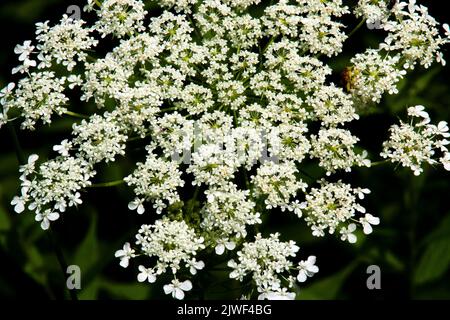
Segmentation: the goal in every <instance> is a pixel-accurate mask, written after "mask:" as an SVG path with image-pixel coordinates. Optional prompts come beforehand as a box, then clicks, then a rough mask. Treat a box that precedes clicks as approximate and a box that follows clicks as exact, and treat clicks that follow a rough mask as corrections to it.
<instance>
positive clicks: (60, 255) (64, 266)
mask: <svg viewBox="0 0 450 320" xmlns="http://www.w3.org/2000/svg"><path fill="white" fill-rule="evenodd" d="M7 127H8V130H9V132H10V134H11V137H12V140H13V143H14V149H15V150H16V155H17V160H18V161H19V164H21V165H24V164H25V163H26V159H25V155H24V152H23V149H22V146H21V145H20V141H19V138H18V136H17V133H16V130H15V128H14V126H13V125H12V124H11V123H8V124H7ZM47 235H48V236H49V237H50V238H51V239H50V240H51V243H52V247H53V251H54V253H55V255H56V258H57V259H58V262H59V265H60V267H61V270H62V272H63V277H64V279H66V272H67V263H66V262H65V260H64V255H63V253H62V250H61V248H60V247H59V246H58V244H57V243H56V241H55V240H54V237H53V235H52V231H51V230H48V233H47ZM69 294H70V297H71V299H72V300H78V299H77V295H76V292H74V291H73V290H69Z"/></svg>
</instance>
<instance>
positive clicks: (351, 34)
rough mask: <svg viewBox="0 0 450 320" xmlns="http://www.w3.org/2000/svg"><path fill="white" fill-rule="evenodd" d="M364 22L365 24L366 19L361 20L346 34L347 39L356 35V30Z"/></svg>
mask: <svg viewBox="0 0 450 320" xmlns="http://www.w3.org/2000/svg"><path fill="white" fill-rule="evenodd" d="M365 22H366V19H362V20H361V21H360V22H359V23H358V25H357V26H356V27H355V28H354V29H353V30H352V31H350V33H349V34H348V37H347V39H348V38H350V37H351V36H353V35H354V34H355V33H356V31H358V30H359V29H360V28H361V27H362V26H363V24H364V23H365Z"/></svg>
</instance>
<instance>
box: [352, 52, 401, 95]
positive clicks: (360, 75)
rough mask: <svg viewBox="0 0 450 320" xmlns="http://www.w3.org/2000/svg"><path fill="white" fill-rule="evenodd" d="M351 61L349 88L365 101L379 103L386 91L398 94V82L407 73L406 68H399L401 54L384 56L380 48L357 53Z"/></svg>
mask: <svg viewBox="0 0 450 320" xmlns="http://www.w3.org/2000/svg"><path fill="white" fill-rule="evenodd" d="M351 63H352V65H353V68H352V69H351V70H350V71H349V72H350V73H351V77H352V79H351V84H350V85H351V87H350V88H349V90H350V91H351V92H352V93H353V94H355V95H356V96H357V97H358V98H359V99H361V100H362V101H363V102H374V103H378V102H380V101H381V98H382V96H383V94H384V93H385V92H388V93H389V94H397V93H398V89H397V83H398V82H399V81H400V80H401V79H402V78H403V77H404V76H405V75H406V71H405V70H403V69H401V68H398V66H399V63H400V55H395V56H393V57H391V56H389V55H386V56H385V57H383V56H381V53H380V51H378V50H373V49H369V50H367V51H366V52H365V53H363V54H357V55H356V56H355V57H354V58H352V60H351Z"/></svg>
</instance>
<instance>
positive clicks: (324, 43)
mask: <svg viewBox="0 0 450 320" xmlns="http://www.w3.org/2000/svg"><path fill="white" fill-rule="evenodd" d="M387 2H388V1H383V0H379V1H366V0H361V1H359V3H358V5H357V7H356V8H355V9H354V13H355V14H356V16H357V17H361V18H363V19H366V20H367V22H368V27H374V26H376V23H379V26H377V27H382V28H383V30H384V31H385V32H386V33H387V36H386V39H385V41H384V42H383V43H382V44H381V45H379V46H378V47H376V46H374V47H373V49H368V50H366V51H365V52H363V53H360V54H356V55H355V56H354V57H353V58H351V59H350V61H349V64H350V65H349V66H348V67H347V68H346V69H345V72H344V73H343V75H344V80H345V81H344V83H345V85H344V88H342V87H340V86H339V84H337V83H333V77H330V76H331V74H332V73H333V72H336V71H338V70H335V69H336V67H335V66H336V65H339V64H336V63H335V62H336V61H333V60H332V61H330V60H331V59H329V58H330V57H332V56H335V55H337V54H339V53H340V52H341V50H342V48H343V44H344V41H346V39H347V34H346V32H345V27H346V26H345V25H344V21H347V20H346V19H343V16H344V15H347V14H348V13H350V12H349V10H348V8H347V7H346V6H345V5H344V4H343V1H341V0H327V1H324V0H280V1H260V0H203V1H197V0H196V1H194V0H179V1H173V0H162V1H158V2H157V3H156V2H155V4H158V5H160V6H162V7H163V8H164V10H163V11H162V12H160V14H158V15H153V13H156V12H158V11H157V10H155V11H154V12H152V15H153V16H152V17H150V15H148V14H147V12H146V10H145V4H144V1H141V0H103V1H97V0H95V1H94V0H88V2H87V5H86V7H85V9H86V10H87V11H94V12H95V13H96V15H97V20H96V21H95V22H93V24H89V23H88V22H84V21H82V20H73V19H70V18H68V17H67V16H63V18H62V19H61V20H60V22H59V23H57V24H55V25H52V24H51V23H50V22H49V21H46V22H43V23H38V24H37V25H36V39H35V40H33V41H30V40H28V41H25V42H24V43H23V44H19V45H17V46H16V48H15V49H14V52H15V54H17V56H18V60H19V65H18V66H16V67H15V68H14V69H13V70H12V71H13V73H14V74H15V73H18V74H19V76H21V77H22V78H21V79H19V80H18V81H16V82H14V83H10V84H8V85H7V86H6V87H5V88H3V89H2V90H1V91H0V103H1V105H2V109H1V112H0V126H2V125H4V124H6V123H8V122H10V121H13V120H16V119H17V120H18V121H19V120H20V121H21V127H22V129H31V130H33V129H36V128H37V127H38V123H39V122H42V123H44V124H50V123H51V122H52V121H53V120H54V118H55V115H59V116H64V115H65V114H66V115H70V116H72V117H79V118H82V119H80V120H77V121H76V123H75V124H73V126H72V133H71V134H67V135H66V136H64V137H60V138H59V139H60V140H58V141H61V142H59V143H58V144H56V145H54V146H53V155H54V156H56V157H55V158H50V159H48V160H46V161H42V160H39V157H38V156H37V155H31V156H30V157H29V158H28V160H27V161H26V162H25V163H24V164H22V166H21V167H20V174H21V177H20V181H21V190H20V192H19V194H18V195H17V196H15V197H14V198H13V199H12V201H11V205H12V206H13V208H14V211H16V212H17V213H22V212H24V211H26V210H30V211H33V212H34V214H35V219H36V220H37V221H38V223H39V224H40V225H41V227H42V228H43V229H48V228H49V227H50V225H51V224H52V223H55V221H56V220H57V219H58V218H60V217H61V216H63V213H64V212H65V211H66V209H67V208H69V207H74V206H78V205H82V194H83V193H84V192H86V191H87V189H88V187H98V186H111V185H116V184H121V183H123V182H125V183H126V185H127V186H128V187H129V188H130V192H132V193H133V195H132V196H131V197H130V199H129V201H130V202H129V203H128V208H129V209H130V210H136V211H137V213H138V214H142V213H144V212H149V211H150V212H149V213H150V215H145V216H143V217H141V218H142V219H150V221H151V222H150V223H152V222H153V221H154V217H153V218H152V215H151V213H157V214H160V216H158V217H159V218H158V219H159V220H157V221H156V222H154V223H153V224H144V225H142V227H141V229H140V230H139V232H138V235H137V236H136V237H137V241H136V245H135V246H134V245H133V246H132V245H130V243H125V245H124V246H123V248H122V249H120V250H118V251H117V252H116V257H117V258H119V259H120V265H121V266H122V267H128V266H129V265H130V264H132V262H134V258H138V257H140V258H139V259H142V262H139V264H138V265H137V271H138V273H137V275H136V276H137V281H139V282H149V283H154V282H156V280H159V279H162V278H164V279H166V278H167V276H164V277H163V273H169V274H170V273H171V275H172V276H173V278H172V279H168V282H166V284H165V285H163V290H164V292H165V293H166V294H167V295H171V296H172V297H173V298H175V299H183V298H184V297H185V294H186V293H188V292H190V291H191V290H192V288H193V287H194V286H195V285H196V282H195V281H196V280H195V279H194V277H193V276H194V275H196V274H197V273H199V272H201V271H202V270H203V269H205V268H207V264H205V262H204V261H203V260H202V259H203V257H204V256H207V255H209V254H214V253H216V254H218V255H222V256H223V255H225V254H226V255H227V260H228V259H232V260H230V262H229V264H228V265H229V267H230V277H231V278H233V279H238V280H243V279H244V278H246V277H247V276H248V277H247V279H252V281H253V284H254V286H255V287H256V291H249V292H244V295H245V296H247V295H248V297H249V298H251V297H252V294H251V293H250V292H257V293H258V295H259V298H260V299H284V300H286V299H294V298H295V295H296V292H294V291H296V290H295V287H294V284H295V282H296V281H297V280H298V282H303V281H305V280H306V279H308V278H309V277H311V276H312V275H314V274H315V273H317V272H318V267H317V266H316V265H315V260H316V258H315V256H310V257H309V258H308V259H307V260H304V261H300V262H298V261H297V262H294V261H292V260H291V258H294V257H295V255H296V253H297V251H298V250H299V248H298V247H297V246H296V244H295V243H294V242H292V241H291V242H281V241H280V240H279V235H278V234H273V235H271V236H270V237H269V238H263V237H262V236H261V235H260V234H258V225H259V224H261V223H262V221H263V220H264V217H265V216H266V215H267V214H268V212H269V211H271V210H272V209H278V208H279V209H280V210H281V211H286V210H287V211H290V212H292V213H293V214H295V215H296V216H297V217H299V218H304V219H305V220H306V222H307V224H308V225H309V226H310V227H311V229H312V232H313V234H314V235H315V236H323V235H324V234H325V232H326V231H328V232H330V233H335V232H336V233H338V234H339V236H340V238H341V239H342V240H343V241H347V242H349V243H354V242H356V240H357V238H356V231H357V228H358V227H361V229H362V231H363V232H364V233H365V234H369V233H371V232H372V231H373V226H376V225H378V224H379V222H380V221H379V219H378V218H377V217H375V216H372V215H371V214H369V213H366V212H365V209H364V208H363V207H362V206H361V205H360V204H359V203H358V199H363V198H364V196H365V195H366V194H368V193H369V192H370V191H369V190H368V189H362V188H353V187H352V186H351V185H349V184H346V183H343V182H341V181H338V182H330V181H336V180H332V179H334V178H333V177H330V178H329V179H330V181H328V182H327V181H325V180H319V179H320V177H318V178H317V179H315V178H314V177H313V176H314V174H312V175H311V174H310V173H309V172H308V171H309V168H311V167H316V168H317V167H321V168H323V169H324V170H325V172H326V173H327V175H328V176H332V175H333V174H335V173H337V174H340V173H343V172H348V171H351V170H352V169H353V168H355V167H369V166H370V160H369V159H367V157H366V156H367V153H366V152H360V151H358V150H360V147H359V146H358V142H359V138H358V137H357V136H355V135H354V133H352V132H351V130H350V128H352V126H351V125H349V123H351V122H352V121H355V120H358V119H359V113H361V114H363V113H362V112H361V111H363V110H364V108H366V106H367V105H368V104H376V103H378V102H379V101H380V100H381V99H382V98H383V95H384V94H385V93H389V94H395V93H397V90H398V89H397V84H398V82H399V81H400V80H401V79H402V78H403V77H405V76H406V70H409V69H412V68H414V67H415V66H416V65H418V64H419V65H422V66H425V67H428V66H430V65H431V63H433V62H434V61H437V62H440V63H443V64H444V63H445V60H444V58H443V55H442V52H441V49H442V46H443V45H444V44H446V43H448V37H449V27H448V25H444V26H443V27H444V33H445V37H447V38H444V36H441V35H440V34H439V30H438V26H439V25H438V23H437V22H436V21H435V20H434V19H433V18H432V17H431V16H430V15H429V14H428V12H427V9H426V8H425V7H423V6H418V5H416V4H415V1H413V0H411V1H410V3H409V4H407V3H405V2H400V3H398V4H395V5H394V6H393V8H392V10H388V7H387ZM255 5H258V6H259V7H258V10H256V11H255V10H254V9H255ZM380 32H382V31H380ZM100 37H101V38H107V39H108V41H107V45H106V46H102V43H101V42H99V40H101V39H98V38H100ZM349 41H351V39H350V40H349ZM98 44H99V46H98ZM97 47H98V48H101V50H97V51H96V52H93V51H94V50H96V49H97ZM103 49H104V50H103ZM325 56H326V57H325ZM61 70H63V71H64V72H66V73H67V72H68V73H69V74H68V75H66V76H61V74H60V72H61ZM76 94H79V98H80V101H79V102H76V101H75V99H73V98H74V96H75V95H76ZM69 97H70V99H69ZM408 113H409V116H410V117H412V118H413V121H412V122H410V123H401V124H400V125H395V126H393V127H392V128H391V130H390V134H391V137H390V139H389V140H388V141H387V142H385V143H384V145H383V152H382V154H381V155H382V156H383V157H384V158H387V159H389V160H390V161H392V162H395V163H401V164H402V165H403V166H406V167H409V168H411V169H412V170H413V171H414V173H415V174H419V173H420V172H421V171H422V170H423V164H424V163H430V164H437V163H439V162H440V163H441V164H442V165H443V167H444V168H445V169H447V170H450V153H449V152H448V151H447V147H446V146H447V144H448V141H447V138H448V137H449V135H450V134H449V132H448V125H447V123H446V122H444V121H442V122H440V123H438V124H437V125H432V124H430V119H429V116H428V113H427V112H426V111H425V109H424V107H422V106H416V107H412V108H409V109H408ZM344 126H345V127H344ZM144 143H145V144H146V146H145V148H144V145H143V144H144ZM138 145H139V146H138ZM144 149H145V150H146V151H147V153H146V154H145V152H142V151H143V150H144ZM143 153H144V154H143ZM125 157H126V158H125ZM140 157H142V158H140ZM118 159H120V160H121V161H123V162H121V163H123V164H126V165H124V166H123V167H124V168H127V169H124V170H130V172H128V173H126V174H124V175H126V177H125V178H123V179H121V180H118V181H112V182H105V183H99V184H93V183H92V182H91V180H92V178H93V177H94V175H95V170H94V168H95V169H97V168H101V167H102V163H105V162H107V163H109V162H113V161H116V160H118ZM133 163H136V165H134V167H135V169H134V170H133V169H130V168H133ZM318 169H320V168H318ZM320 171H321V170H317V171H316V173H317V172H320ZM303 179H308V183H309V180H312V181H311V183H310V185H311V186H312V188H311V189H309V190H308V191H307V188H308V186H307V184H306V183H305V182H304V181H303ZM317 181H319V186H317ZM192 186H194V187H193V188H192ZM191 188H192V189H194V190H192V192H191V190H190V189H191ZM303 198H305V201H302V200H301V199H303ZM125 207H126V206H125ZM118 210H120V208H118ZM255 234H257V236H256V238H255V240H254V241H250V240H248V236H249V235H251V236H253V235H255ZM200 257H201V258H200ZM216 258H217V259H218V258H220V257H216ZM146 260H147V261H146ZM187 277H189V278H187Z"/></svg>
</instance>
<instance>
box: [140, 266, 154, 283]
mask: <svg viewBox="0 0 450 320" xmlns="http://www.w3.org/2000/svg"><path fill="white" fill-rule="evenodd" d="M138 269H139V271H140V273H139V274H138V275H137V279H138V281H139V282H144V281H148V282H150V283H154V282H155V281H156V275H155V273H154V272H153V269H152V268H146V267H144V266H142V265H140V266H139V267H138Z"/></svg>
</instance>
